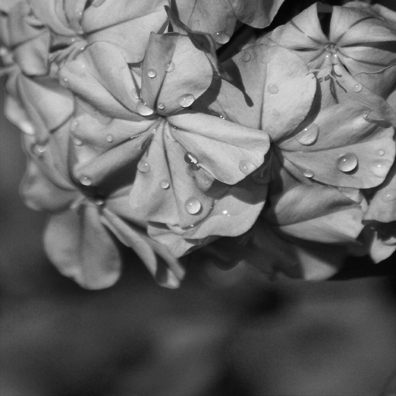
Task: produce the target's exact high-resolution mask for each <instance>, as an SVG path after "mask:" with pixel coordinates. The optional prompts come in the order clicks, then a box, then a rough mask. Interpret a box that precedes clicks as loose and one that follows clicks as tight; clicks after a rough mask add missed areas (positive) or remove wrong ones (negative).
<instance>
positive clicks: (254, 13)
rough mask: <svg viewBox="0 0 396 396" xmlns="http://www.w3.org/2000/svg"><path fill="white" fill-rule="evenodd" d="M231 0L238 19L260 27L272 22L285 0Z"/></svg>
mask: <svg viewBox="0 0 396 396" xmlns="http://www.w3.org/2000/svg"><path fill="white" fill-rule="evenodd" d="M229 1H230V3H231V5H232V8H233V11H234V15H235V16H236V17H237V18H238V20H240V21H241V22H243V23H246V24H247V25H250V26H253V27H255V28H260V29H262V28H265V27H266V26H268V25H269V24H270V23H271V21H272V20H273V19H274V17H275V15H276V14H277V12H278V10H279V8H280V6H281V5H282V3H283V2H284V0H264V1H263V0H254V1H244V0H229Z"/></svg>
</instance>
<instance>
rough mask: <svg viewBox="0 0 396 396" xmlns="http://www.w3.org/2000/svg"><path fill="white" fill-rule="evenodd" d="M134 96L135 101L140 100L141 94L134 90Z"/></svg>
mask: <svg viewBox="0 0 396 396" xmlns="http://www.w3.org/2000/svg"><path fill="white" fill-rule="evenodd" d="M132 96H133V97H134V98H135V99H140V94H139V92H138V90H137V89H132Z"/></svg>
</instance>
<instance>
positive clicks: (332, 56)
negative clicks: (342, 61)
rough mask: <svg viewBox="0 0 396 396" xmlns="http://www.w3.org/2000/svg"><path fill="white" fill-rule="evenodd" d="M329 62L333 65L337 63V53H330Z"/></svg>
mask: <svg viewBox="0 0 396 396" xmlns="http://www.w3.org/2000/svg"><path fill="white" fill-rule="evenodd" d="M331 63H332V64H333V65H336V64H337V63H338V55H337V54H332V55H331Z"/></svg>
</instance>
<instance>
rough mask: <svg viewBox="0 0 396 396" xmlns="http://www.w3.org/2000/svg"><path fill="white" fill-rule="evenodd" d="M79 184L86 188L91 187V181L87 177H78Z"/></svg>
mask: <svg viewBox="0 0 396 396" xmlns="http://www.w3.org/2000/svg"><path fill="white" fill-rule="evenodd" d="M80 183H81V184H82V185H83V186H87V187H88V186H91V185H92V180H91V179H90V178H89V177H88V176H82V177H80Z"/></svg>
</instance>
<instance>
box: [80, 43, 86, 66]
mask: <svg viewBox="0 0 396 396" xmlns="http://www.w3.org/2000/svg"><path fill="white" fill-rule="evenodd" d="M84 50H85V45H84V46H82V47H80V51H81V52H83V51H84ZM81 67H82V68H84V67H85V64H84V63H81Z"/></svg>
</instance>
